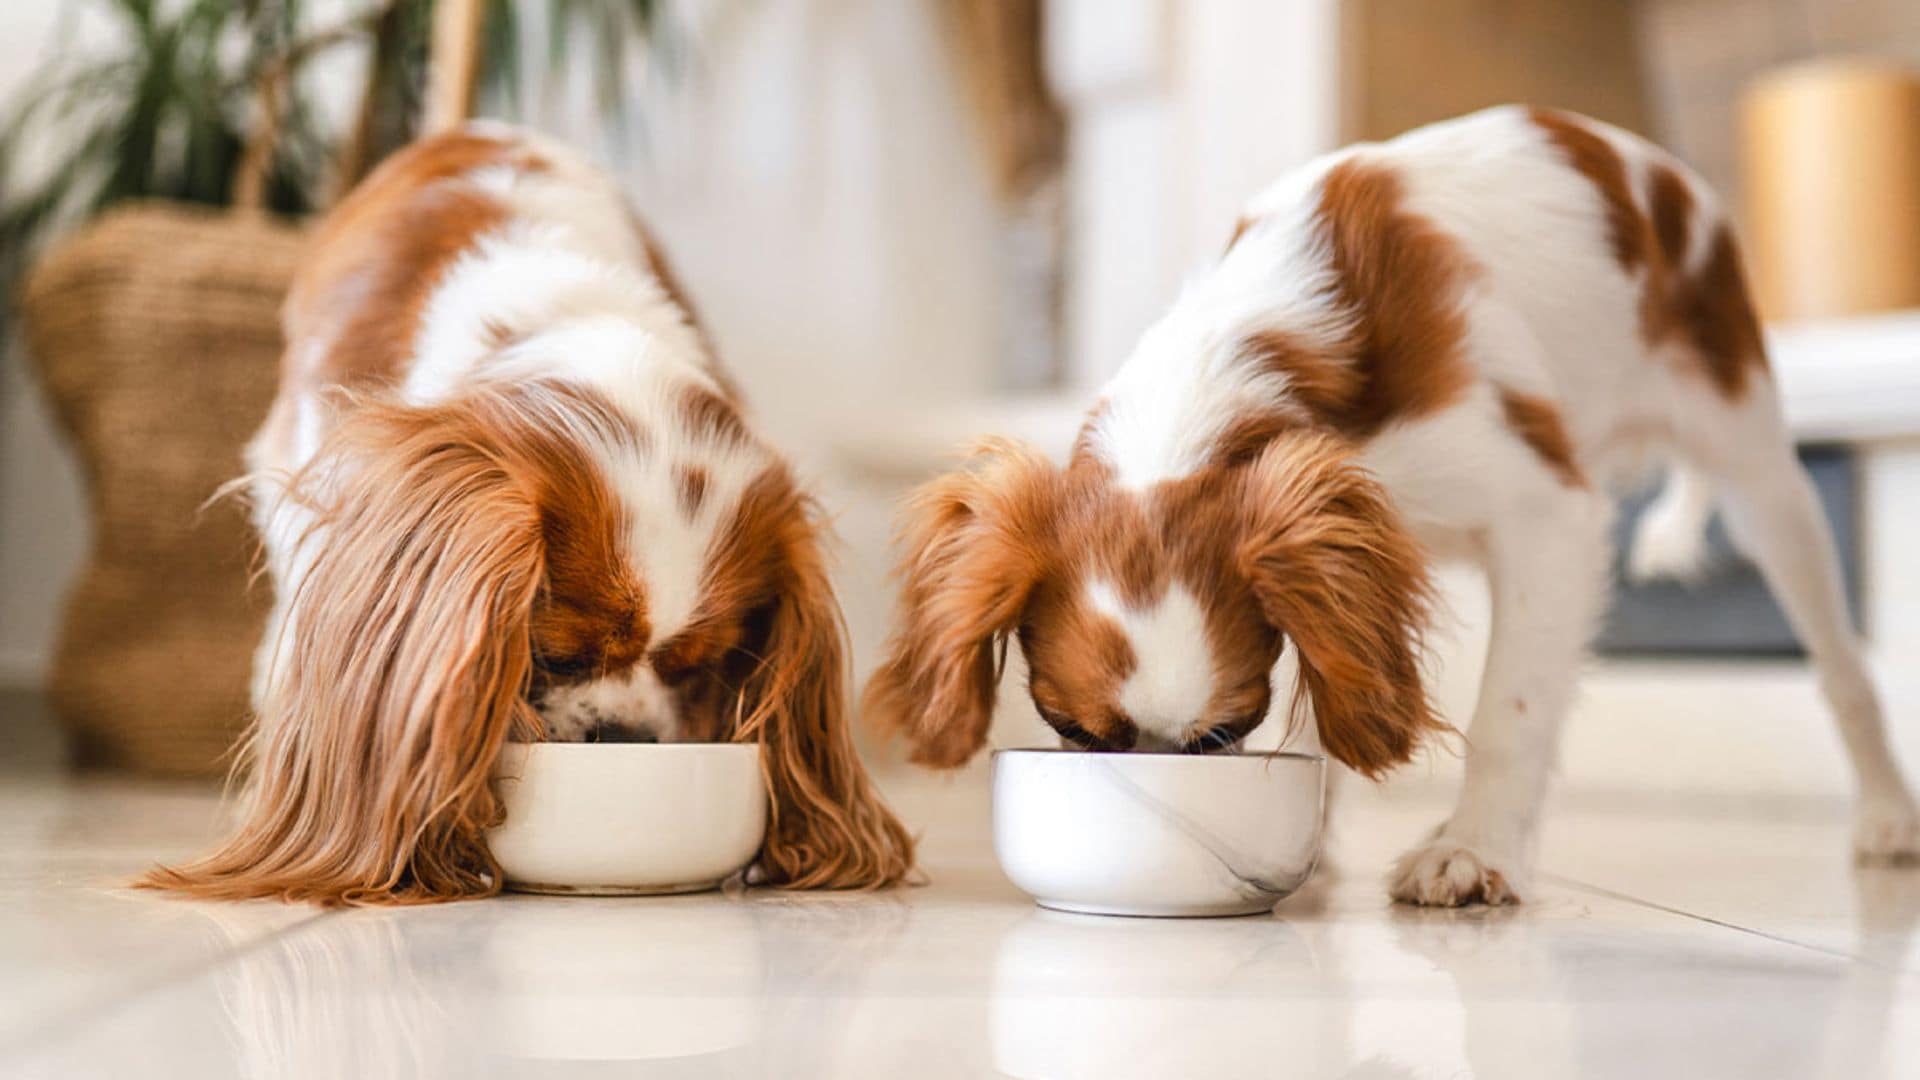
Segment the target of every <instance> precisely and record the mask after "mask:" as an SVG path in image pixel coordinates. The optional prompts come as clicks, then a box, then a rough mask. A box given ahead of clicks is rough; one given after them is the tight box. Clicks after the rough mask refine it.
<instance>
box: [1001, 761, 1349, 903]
mask: <svg viewBox="0 0 1920 1080" xmlns="http://www.w3.org/2000/svg"><path fill="white" fill-rule="evenodd" d="M1325 783H1326V761H1325V760H1324V759H1322V758H1319V757H1314V756H1309V755H1304V754H1221V755H1198V754H1191V755H1190V754H1099V753H1082V752H1078V751H1070V750H1002V751H1000V752H999V753H996V754H995V755H994V756H993V848H994V853H995V854H996V855H998V856H999V858H1000V866H1001V869H1003V870H1005V871H1006V874H1007V876H1008V877H1009V878H1011V879H1013V883H1014V884H1015V885H1018V886H1019V887H1020V888H1021V889H1023V890H1024V891H1026V892H1027V893H1028V894H1029V895H1031V896H1032V897H1033V898H1034V900H1035V901H1037V902H1038V903H1039V904H1040V905H1041V906H1042V907H1049V908H1055V909H1058V910H1061V911H1079V912H1089V913H1093V914H1100V915H1187V916H1194V915H1250V914H1253V913H1255V912H1263V911H1266V910H1268V909H1269V908H1271V907H1273V904H1274V902H1275V901H1277V900H1279V899H1280V898H1281V897H1284V896H1286V895H1287V894H1288V893H1291V892H1292V891H1293V890H1295V889H1297V888H1299V887H1300V885H1301V884H1302V883H1303V882H1305V881H1306V880H1307V875H1309V874H1311V873H1312V872H1313V864H1314V861H1315V859H1317V858H1318V857H1319V853H1320V823H1321V808H1322V805H1323V794H1324V787H1325Z"/></svg>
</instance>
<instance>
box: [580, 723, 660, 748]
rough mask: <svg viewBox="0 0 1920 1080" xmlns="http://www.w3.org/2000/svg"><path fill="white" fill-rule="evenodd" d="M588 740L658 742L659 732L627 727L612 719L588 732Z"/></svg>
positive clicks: (650, 729)
mask: <svg viewBox="0 0 1920 1080" xmlns="http://www.w3.org/2000/svg"><path fill="white" fill-rule="evenodd" d="M587 741H588V742H603V743H657V742H659V741H660V735H659V733H657V732H655V731H654V730H653V729H652V728H644V727H625V726H623V725H621V724H617V723H613V722H611V721H602V722H601V723H599V724H596V725H594V727H593V730H591V731H589V732H587Z"/></svg>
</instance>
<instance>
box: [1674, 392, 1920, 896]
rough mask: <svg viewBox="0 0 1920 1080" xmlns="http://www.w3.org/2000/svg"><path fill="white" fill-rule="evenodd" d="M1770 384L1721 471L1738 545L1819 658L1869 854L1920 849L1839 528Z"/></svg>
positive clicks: (1726, 442)
mask: <svg viewBox="0 0 1920 1080" xmlns="http://www.w3.org/2000/svg"><path fill="white" fill-rule="evenodd" d="M1772 398H1773V389H1772V387H1771V386H1770V385H1768V384H1764V383H1762V384H1760V385H1758V386H1756V387H1754V388H1753V396H1752V398H1750V399H1749V400H1747V401H1744V402H1741V403H1739V404H1738V405H1736V406H1735V408H1734V410H1733V411H1731V412H1729V413H1728V414H1727V417H1728V420H1729V428H1728V430H1727V431H1726V432H1723V433H1722V434H1723V436H1724V437H1723V438H1718V439H1714V440H1712V441H1713V443H1714V444H1715V446H1716V449H1715V450H1705V451H1704V452H1706V453H1709V454H1712V470H1713V474H1714V477H1715V479H1716V480H1717V481H1718V482H1719V485H1720V491H1721V508H1722V511H1723V514H1724V517H1725V520H1726V523H1727V530H1728V533H1729V534H1730V535H1731V537H1732V538H1733V541H1734V544H1735V545H1736V546H1737V547H1738V548H1740V550H1741V551H1742V552H1744V553H1745V554H1746V555H1747V556H1748V557H1750V558H1751V559H1752V560H1753V561H1754V563H1755V564H1757V565H1758V566H1759V568H1760V572H1761V575H1762V576H1763V577H1765V579H1766V581H1767V586H1768V588H1769V589H1770V590H1771V591H1772V592H1773V595H1774V597H1775V598H1776V599H1777V600H1778V601H1779V602H1780V607H1781V609H1782V610H1784V611H1785V612H1786V616H1787V620H1788V622H1789V623H1791V624H1792V626H1793V629H1794V632H1795V633H1796V634H1797V635H1798V636H1799V638H1800V641H1801V643H1802V644H1803V645H1804V646H1805V647H1806V650H1807V653H1808V655H1809V656H1810V657H1811V658H1812V661H1813V666H1814V671H1815V673H1816V674H1817V675H1818V676H1819V680H1820V690H1821V693H1822V694H1823V695H1824V696H1825V697H1826V699H1827V703H1828V705H1829V706H1830V707H1831V708H1832V709H1833V715H1834V719H1835V721H1836V722H1837V724H1838V726H1839V729H1840V739H1841V742H1842V743H1844V744H1845V746H1846V751H1847V757H1848V758H1849V759H1850V760H1851V762H1852V764H1853V771H1854V775H1855V778H1856V780H1857V781H1858V784H1859V793H1860V806H1859V816H1858V819H1857V824H1856V830H1855V834H1854V848H1855V851H1856V853H1857V854H1858V855H1859V857H1860V858H1861V859H1862V860H1868V861H1874V860H1903V859H1910V858H1914V857H1916V856H1920V812H1917V811H1916V808H1915V802H1914V798H1913V795H1912V792H1911V791H1910V789H1909V788H1908V787H1907V784H1906V781H1905V780H1904V779H1903V778H1902V777H1901V775H1900V769H1899V766H1898V765H1897V764H1896V763H1895V761H1894V757H1893V752H1892V749H1891V748H1890V747H1889V746H1888V743H1887V733H1886V726H1885V722H1884V720H1883V718H1882V716H1881V709H1880V698H1879V694H1878V693H1877V692H1876V691H1875V689H1874V685H1873V680H1872V677H1871V675H1870V674H1869V672H1868V668H1867V660H1866V655H1865V650H1864V648H1863V647H1862V644H1861V641H1860V639H1859V637H1858V635H1856V634H1855V633H1854V631H1853V626H1852V623H1851V622H1850V621H1849V620H1848V617H1847V601H1846V593H1845V590H1844V589H1843V588H1842V586H1841V580H1840V564H1839V558H1838V556H1837V555H1836V553H1835V549H1834V542H1833V534H1832V531H1831V530H1830V529H1829V528H1828V527H1827V519H1826V517H1825V515H1824V514H1823V513H1822V511H1821V507H1820V502H1819V499H1818V498H1817V496H1816V495H1815V493H1814V488H1813V482H1812V480H1811V479H1810V478H1809V477H1808V476H1807V473H1806V470H1805V469H1804V468H1803V467H1802V466H1801V464H1800V461H1799V458H1798V457H1797V456H1796V455H1795V454H1794V452H1793V444H1792V440H1791V438H1790V437H1789V435H1788V432H1787V430H1786V426H1785V424H1784V423H1783V422H1782V421H1781V419H1780V413H1779V409H1778V407H1777V405H1776V404H1775V403H1774V401H1773V400H1772Z"/></svg>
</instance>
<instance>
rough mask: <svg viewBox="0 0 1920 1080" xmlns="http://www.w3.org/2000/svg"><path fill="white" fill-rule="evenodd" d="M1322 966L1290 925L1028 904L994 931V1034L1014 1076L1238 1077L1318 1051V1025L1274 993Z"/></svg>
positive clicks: (1306, 979)
mask: <svg viewBox="0 0 1920 1080" xmlns="http://www.w3.org/2000/svg"><path fill="white" fill-rule="evenodd" d="M1318 976H1319V965H1318V963H1317V962H1316V959H1315V956H1314V954H1313V951H1312V949H1311V948H1309V947H1308V945H1307V944H1306V942H1305V941H1304V940H1303V939H1302V938H1301V937H1300V935H1299V934H1298V933H1296V932H1295V930H1294V928H1293V927H1292V926H1290V925H1289V924H1288V923H1287V922H1285V921H1284V920H1281V919H1277V918H1252V919H1127V918H1112V917H1103V916H1095V915H1072V914H1065V913H1060V912H1053V911H1042V910H1035V911H1033V912H1032V913H1030V914H1028V915H1027V916H1026V917H1025V918H1023V919H1021V920H1020V921H1019V922H1018V923H1017V924H1016V925H1014V926H1013V927H1012V928H1011V929H1010V930H1008V931H1007V933H1006V934H1005V935H1004V936H1003V937H1002V938H1001V939H1000V947H999V953H998V957H997V960H996V962H995V965H994V973H993V984H992V990H991V993H992V1003H991V1006H990V1009H989V1013H990V1022H989V1024H990V1026H989V1034H990V1037H991V1039H992V1043H993V1056H994V1063H995V1065H996V1066H997V1067H998V1068H999V1069H1000V1070H1001V1071H1002V1072H1004V1073H1006V1074H1008V1075H1011V1076H1016V1077H1022V1078H1034V1080H1038V1078H1053V1077H1078V1076H1090V1077H1115V1078H1123V1077H1165V1076H1238V1075H1245V1074H1246V1069H1247V1068H1248V1066H1249V1064H1250V1063H1265V1064H1267V1065H1273V1066H1277V1065H1278V1064H1279V1063H1282V1062H1292V1063H1295V1064H1296V1065H1297V1064H1300V1063H1305V1062H1310V1061H1313V1060H1315V1059H1316V1057H1318V1056H1319V1055H1318V1054H1317V1052H1316V1051H1317V1048H1316V1047H1315V1046H1314V1045H1313V1040H1314V1039H1315V1037H1316V1036H1317V1035H1318V1034H1319V1031H1323V1030H1324V1029H1318V1030H1316V1027H1315V1025H1310V1024H1306V1025H1303V1024H1299V1023H1291V1022H1280V1018H1279V1017H1278V1016H1276V1011H1275V1009H1274V1002H1273V1000H1272V997H1273V995H1274V993H1275V991H1276V990H1279V989H1281V988H1285V987H1288V986H1296V987H1308V988H1310V987H1313V986H1315V985H1317V984H1318V982H1319V978H1318Z"/></svg>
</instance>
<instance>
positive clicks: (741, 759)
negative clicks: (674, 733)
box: [487, 743, 767, 896]
mask: <svg viewBox="0 0 1920 1080" xmlns="http://www.w3.org/2000/svg"><path fill="white" fill-rule="evenodd" d="M493 775H494V790H495V791H496V792H498V793H499V795H500V799H501V801H502V802H503V803H505V805H506V811H507V819H506V821H505V822H504V823H503V824H501V825H500V826H499V827H498V828H495V829H493V830H492V831H491V832H489V833H488V834H487V845H488V846H489V847H490V848H492V849H493V857H494V858H495V859H497V860H499V862H500V867H501V869H502V870H504V871H506V875H507V887H508V888H510V889H515V890H518V891H520V892H539V893H569V894H585V895H592V896H631V895H655V894H666V893H686V892H701V891H703V890H706V889H712V888H715V887H717V886H718V885H719V884H720V883H721V882H722V881H725V880H726V879H727V878H728V877H729V876H730V875H732V874H734V873H735V872H737V871H739V870H741V869H742V868H744V867H745V866H746V865H747V864H748V863H750V862H752V861H753V857H754V855H755V854H756V853H757V852H758V851H759V850H760V842H761V840H762V839H764V838H765V836H766V832H767V789H766V782H765V780H763V779H762V777H761V774H760V748H759V747H758V746H756V745H753V744H750V743H509V744H508V745H507V747H506V749H504V750H503V751H502V752H501V754H500V761H499V763H498V764H497V765H496V766H495V767H494V774H493Z"/></svg>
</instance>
